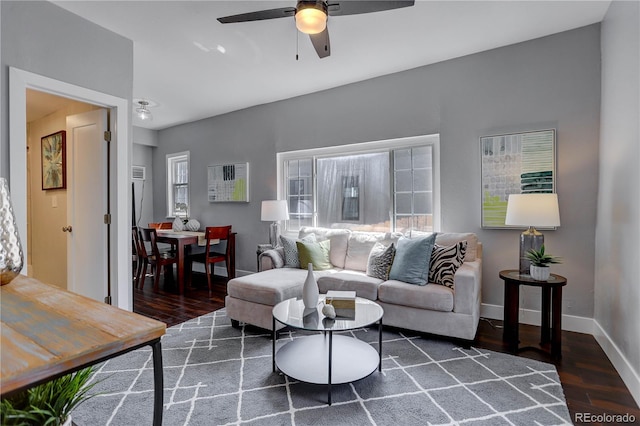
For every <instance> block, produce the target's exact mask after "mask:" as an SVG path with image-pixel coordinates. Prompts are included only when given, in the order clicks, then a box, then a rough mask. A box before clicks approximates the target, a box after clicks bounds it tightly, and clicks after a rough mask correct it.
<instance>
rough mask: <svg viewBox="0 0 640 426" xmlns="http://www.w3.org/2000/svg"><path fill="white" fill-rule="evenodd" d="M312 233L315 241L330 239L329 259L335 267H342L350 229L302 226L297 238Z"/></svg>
mask: <svg viewBox="0 0 640 426" xmlns="http://www.w3.org/2000/svg"><path fill="white" fill-rule="evenodd" d="M312 234H313V235H314V236H315V238H316V240H317V241H324V240H330V241H331V249H330V251H329V260H330V261H331V264H332V265H333V266H335V267H336V268H340V269H344V260H345V258H346V257H347V241H348V240H349V235H350V234H351V231H349V230H348V229H330V228H313V227H310V226H303V227H302V228H300V231H299V232H298V238H304V237H306V236H308V235H312Z"/></svg>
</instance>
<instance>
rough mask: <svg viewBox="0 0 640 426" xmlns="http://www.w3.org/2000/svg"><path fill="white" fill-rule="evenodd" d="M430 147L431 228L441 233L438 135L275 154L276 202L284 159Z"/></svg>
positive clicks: (279, 198)
mask: <svg viewBox="0 0 640 426" xmlns="http://www.w3.org/2000/svg"><path fill="white" fill-rule="evenodd" d="M423 145H431V146H432V147H433V151H432V155H433V159H432V161H433V164H432V168H433V229H434V231H440V229H441V226H442V218H441V209H440V200H441V197H440V134H439V133H434V134H432V135H420V136H411V137H406V138H397V139H383V140H377V141H371V142H359V143H353V144H347V145H336V146H328V147H323V148H310V149H301V150H294V151H283V152H278V153H276V173H277V180H276V185H277V199H278V200H281V199H283V197H284V195H285V194H284V193H283V191H282V189H283V188H284V187H283V182H284V180H285V176H284V172H285V170H284V168H283V167H282V163H283V162H284V161H285V160H297V159H301V158H309V157H316V158H322V157H330V156H335V155H355V154H362V153H364V152H366V153H371V152H376V151H380V152H388V151H389V150H390V149H402V148H410V147H414V146H423Z"/></svg>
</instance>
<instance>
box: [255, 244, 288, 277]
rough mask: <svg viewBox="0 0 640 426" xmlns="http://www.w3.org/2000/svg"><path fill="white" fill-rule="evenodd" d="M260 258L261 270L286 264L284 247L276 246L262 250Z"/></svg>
mask: <svg viewBox="0 0 640 426" xmlns="http://www.w3.org/2000/svg"><path fill="white" fill-rule="evenodd" d="M258 259H259V261H260V262H259V263H260V271H266V270H267V269H277V268H282V267H283V266H284V248H282V247H276V248H274V249H271V250H267V251H265V252H262V253H260V257H259V258H258ZM260 271H258V272H260Z"/></svg>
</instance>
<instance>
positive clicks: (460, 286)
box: [453, 258, 482, 314]
mask: <svg viewBox="0 0 640 426" xmlns="http://www.w3.org/2000/svg"><path fill="white" fill-rule="evenodd" d="M481 291H482V259H480V258H478V259H476V260H474V261H473V262H464V263H463V264H462V265H460V268H458V270H457V271H456V274H455V275H454V295H453V312H456V313H460V314H472V313H473V312H474V311H477V310H479V309H480V294H481Z"/></svg>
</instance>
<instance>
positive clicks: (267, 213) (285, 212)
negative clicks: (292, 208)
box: [260, 200, 289, 247]
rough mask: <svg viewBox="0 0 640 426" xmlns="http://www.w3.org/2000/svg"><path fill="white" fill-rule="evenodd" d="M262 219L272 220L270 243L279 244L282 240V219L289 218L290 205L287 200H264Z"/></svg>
mask: <svg viewBox="0 0 640 426" xmlns="http://www.w3.org/2000/svg"><path fill="white" fill-rule="evenodd" d="M260 219H261V220H262V221H264V222H272V223H271V225H270V226H269V244H271V246H272V247H276V246H278V242H279V240H280V221H281V220H289V206H288V205H287V202H286V201H285V200H265V201H263V202H262V211H261V213H260Z"/></svg>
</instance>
